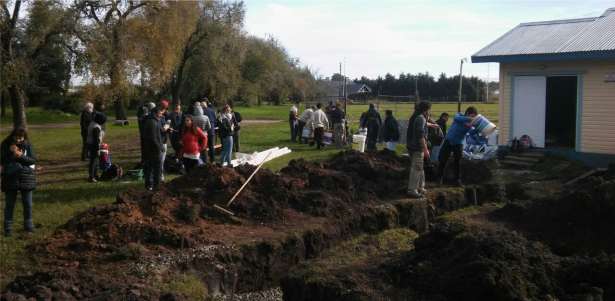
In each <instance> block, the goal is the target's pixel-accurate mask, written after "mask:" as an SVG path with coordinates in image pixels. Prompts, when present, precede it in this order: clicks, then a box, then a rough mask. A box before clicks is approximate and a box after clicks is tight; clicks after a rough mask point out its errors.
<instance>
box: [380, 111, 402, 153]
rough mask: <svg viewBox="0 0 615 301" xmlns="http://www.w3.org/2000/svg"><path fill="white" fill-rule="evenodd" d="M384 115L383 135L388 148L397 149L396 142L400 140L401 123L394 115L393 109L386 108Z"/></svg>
mask: <svg viewBox="0 0 615 301" xmlns="http://www.w3.org/2000/svg"><path fill="white" fill-rule="evenodd" d="M384 116H385V119H384V132H383V133H382V136H383V138H384V142H385V143H386V147H387V149H389V150H392V151H395V144H396V143H397V142H398V141H399V124H398V123H397V119H395V117H393V111H391V110H386V111H385V113H384Z"/></svg>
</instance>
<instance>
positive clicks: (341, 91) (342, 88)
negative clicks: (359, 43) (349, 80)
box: [338, 62, 346, 97]
mask: <svg viewBox="0 0 615 301" xmlns="http://www.w3.org/2000/svg"><path fill="white" fill-rule="evenodd" d="M340 76H342V63H341V62H340ZM345 80H346V79H344V81H345ZM342 85H343V83H340V92H339V93H338V94H339V95H338V96H339V97H342V93H344V91H343V90H344V86H342Z"/></svg>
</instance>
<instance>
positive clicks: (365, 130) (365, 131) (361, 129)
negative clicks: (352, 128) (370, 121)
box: [359, 128, 367, 136]
mask: <svg viewBox="0 0 615 301" xmlns="http://www.w3.org/2000/svg"><path fill="white" fill-rule="evenodd" d="M359 135H363V136H367V128H360V129H359Z"/></svg>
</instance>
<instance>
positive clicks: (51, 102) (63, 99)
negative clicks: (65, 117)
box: [41, 94, 84, 114]
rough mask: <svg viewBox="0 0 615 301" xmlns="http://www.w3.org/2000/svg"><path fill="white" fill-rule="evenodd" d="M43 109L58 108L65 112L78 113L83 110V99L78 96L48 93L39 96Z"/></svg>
mask: <svg viewBox="0 0 615 301" xmlns="http://www.w3.org/2000/svg"><path fill="white" fill-rule="evenodd" d="M41 104H42V107H43V109H45V110H59V111H62V112H65V113H71V114H79V113H80V112H81V111H82V110H83V105H84V103H83V101H82V100H81V99H80V98H76V97H70V96H62V95H60V94H49V95H45V96H44V97H42V98H41Z"/></svg>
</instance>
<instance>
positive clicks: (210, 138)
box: [207, 135, 216, 163]
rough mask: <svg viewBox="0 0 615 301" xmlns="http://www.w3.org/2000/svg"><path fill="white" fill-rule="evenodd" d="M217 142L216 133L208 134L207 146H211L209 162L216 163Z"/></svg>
mask: <svg viewBox="0 0 615 301" xmlns="http://www.w3.org/2000/svg"><path fill="white" fill-rule="evenodd" d="M215 144H216V136H215V135H207V148H209V162H211V163H215V162H216V158H214V154H215V152H216V150H215V149H214V145H215Z"/></svg>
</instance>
